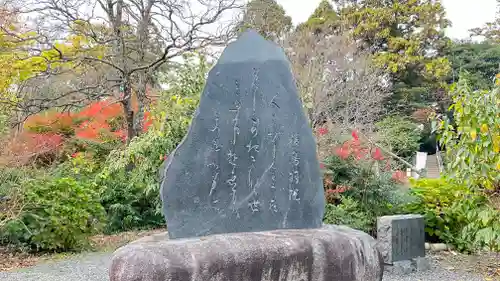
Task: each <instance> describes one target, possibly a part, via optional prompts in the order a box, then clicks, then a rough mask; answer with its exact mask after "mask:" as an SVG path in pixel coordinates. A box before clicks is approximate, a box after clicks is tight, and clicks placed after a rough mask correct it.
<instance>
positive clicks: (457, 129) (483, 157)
mask: <svg viewBox="0 0 500 281" xmlns="http://www.w3.org/2000/svg"><path fill="white" fill-rule="evenodd" d="M497 78H498V79H497V81H496V86H495V87H494V88H493V89H492V90H477V91H474V90H472V89H471V88H470V86H469V84H468V82H467V80H466V79H460V81H459V82H458V83H457V84H456V85H454V87H453V88H452V91H451V95H452V99H453V105H452V106H451V107H450V109H451V110H452V111H453V123H452V121H451V120H449V119H445V120H443V121H441V123H440V125H439V133H440V141H441V144H443V145H444V146H445V149H446V156H447V158H446V160H447V161H448V165H447V167H446V168H447V172H448V173H449V174H450V176H452V179H453V180H455V181H456V182H457V183H458V184H465V185H467V186H471V187H479V188H481V189H488V190H495V189H499V188H500V75H499V76H498V77H497Z"/></svg>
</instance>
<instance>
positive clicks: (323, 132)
mask: <svg viewBox="0 0 500 281" xmlns="http://www.w3.org/2000/svg"><path fill="white" fill-rule="evenodd" d="M317 132H318V135H320V136H324V135H326V134H328V128H326V127H321V128H318V131H317Z"/></svg>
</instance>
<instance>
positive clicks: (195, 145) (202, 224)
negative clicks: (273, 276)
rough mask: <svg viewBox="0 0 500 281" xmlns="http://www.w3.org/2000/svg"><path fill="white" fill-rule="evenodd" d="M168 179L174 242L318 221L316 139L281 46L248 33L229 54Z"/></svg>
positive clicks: (171, 161) (173, 157) (165, 187)
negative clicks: (179, 239)
mask: <svg viewBox="0 0 500 281" xmlns="http://www.w3.org/2000/svg"><path fill="white" fill-rule="evenodd" d="M162 179H163V181H162V188H161V192H162V201H163V210H164V214H165V218H166V221H167V226H168V230H169V235H170V238H189V237H200V236H206V235H211V234H221V233H231V232H251V231H267V230H275V229H303V228H317V227H320V226H321V224H322V219H323V213H324V208H325V196H324V190H323V182H322V177H321V173H320V169H319V162H318V159H317V154H316V142H315V139H314V136H313V133H312V130H311V128H310V126H309V124H308V121H307V118H306V116H305V113H304V109H303V107H302V104H301V101H300V98H299V95H298V92H297V87H296V83H295V79H294V77H293V75H292V72H291V69H290V63H289V61H288V60H287V58H286V55H285V53H284V52H283V50H282V49H281V48H280V47H279V46H277V45H275V44H274V43H272V42H269V41H267V40H265V39H264V38H262V37H261V36H260V35H259V34H258V33H257V32H255V31H248V32H246V33H244V34H243V35H241V37H240V38H239V39H238V40H237V41H235V42H234V43H231V44H230V45H229V46H228V47H227V48H226V49H225V50H224V52H223V54H222V55H221V57H220V59H219V60H218V63H217V65H215V66H214V67H213V68H212V69H211V70H210V72H209V74H208V78H207V82H206V85H205V88H204V90H203V93H202V95H201V99H200V105H199V107H198V109H197V111H196V113H195V116H194V118H193V121H192V123H191V126H190V128H189V130H188V133H187V135H186V137H185V138H184V139H183V141H182V142H181V143H180V144H179V146H178V147H177V148H176V149H175V150H174V151H173V152H172V153H171V154H170V156H169V158H168V160H167V163H166V165H165V172H164V175H163V177H162Z"/></svg>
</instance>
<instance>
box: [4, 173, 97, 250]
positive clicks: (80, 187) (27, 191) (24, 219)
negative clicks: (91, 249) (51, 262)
mask: <svg viewBox="0 0 500 281" xmlns="http://www.w3.org/2000/svg"><path fill="white" fill-rule="evenodd" d="M23 184H24V185H26V187H25V188H24V189H23V203H24V208H23V210H22V212H21V214H20V215H19V217H18V218H16V219H13V220H11V221H9V222H8V223H7V224H6V225H5V226H4V227H3V228H2V229H0V234H1V238H2V240H3V241H4V242H7V243H9V244H11V245H12V244H13V245H17V246H18V247H26V248H29V249H33V250H37V251H47V250H49V251H59V250H78V249H81V248H82V247H84V246H85V244H86V241H87V238H88V237H89V236H90V235H92V234H95V233H97V232H98V231H99V230H100V228H101V227H102V222H104V218H105V212H104V209H103V207H102V206H101V204H100V202H99V190H98V187H97V186H96V185H94V184H90V183H84V182H77V181H76V180H75V179H72V178H52V177H43V178H40V179H34V180H29V181H25V182H24V183H23Z"/></svg>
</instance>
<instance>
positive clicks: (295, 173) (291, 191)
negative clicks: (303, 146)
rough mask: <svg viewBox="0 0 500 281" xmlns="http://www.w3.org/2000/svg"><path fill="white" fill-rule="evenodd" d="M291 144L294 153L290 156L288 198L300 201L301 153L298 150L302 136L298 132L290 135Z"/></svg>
mask: <svg viewBox="0 0 500 281" xmlns="http://www.w3.org/2000/svg"><path fill="white" fill-rule="evenodd" d="M290 145H291V147H292V155H291V158H290V162H291V164H292V169H291V171H290V173H289V174H288V199H289V200H294V201H300V196H299V188H298V184H299V165H300V155H299V153H298V152H297V151H298V148H299V145H300V138H299V135H298V134H297V133H293V134H292V135H291V136H290Z"/></svg>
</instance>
